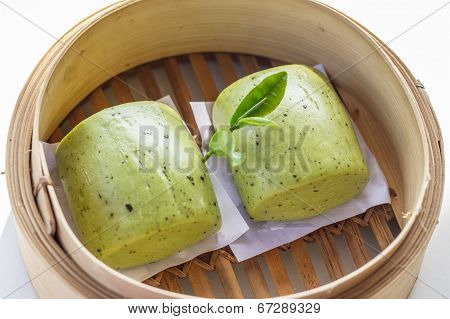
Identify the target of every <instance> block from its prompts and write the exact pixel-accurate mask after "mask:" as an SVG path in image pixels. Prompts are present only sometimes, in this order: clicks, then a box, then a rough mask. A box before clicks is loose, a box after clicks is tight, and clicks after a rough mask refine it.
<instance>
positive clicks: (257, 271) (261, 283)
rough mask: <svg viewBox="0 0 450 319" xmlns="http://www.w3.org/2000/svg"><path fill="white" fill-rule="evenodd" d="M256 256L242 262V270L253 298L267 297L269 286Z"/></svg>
mask: <svg viewBox="0 0 450 319" xmlns="http://www.w3.org/2000/svg"><path fill="white" fill-rule="evenodd" d="M257 258H258V257H253V258H250V259H247V260H245V261H243V262H242V264H243V265H244V270H245V273H246V275H247V279H248V282H249V284H250V287H251V289H252V292H253V295H254V296H255V298H268V297H270V293H269V288H268V287H267V283H266V280H265V279H264V275H263V272H262V270H261V267H260V266H259V263H258V259H257Z"/></svg>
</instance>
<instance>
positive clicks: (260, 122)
mask: <svg viewBox="0 0 450 319" xmlns="http://www.w3.org/2000/svg"><path fill="white" fill-rule="evenodd" d="M236 126H237V128H238V129H239V128H243V127H244V126H270V127H279V125H278V124H277V123H276V122H274V121H272V120H269V119H266V118H264V117H244V118H242V119H240V120H238V121H237V123H236Z"/></svg>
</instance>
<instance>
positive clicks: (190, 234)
mask: <svg viewBox="0 0 450 319" xmlns="http://www.w3.org/2000/svg"><path fill="white" fill-rule="evenodd" d="M56 161H57V165H58V172H59V175H60V177H61V180H62V183H63V186H64V190H65V194H66V197H67V200H68V203H69V206H70V208H71V211H72V213H73V217H74V221H75V224H76V228H77V231H78V235H79V238H80V239H81V242H82V243H83V244H84V245H85V246H86V247H87V248H88V249H89V250H90V251H91V252H92V253H93V254H94V255H95V256H96V257H98V258H99V259H100V260H102V261H103V262H105V263H106V264H107V265H109V266H111V267H113V268H127V267H131V266H137V265H141V264H145V263H150V262H153V261H156V260H159V259H162V258H164V257H167V256H169V255H172V254H174V253H176V252H178V251H180V250H182V249H184V248H185V247H187V246H189V245H192V244H193V243H195V242H198V241H199V240H202V239H204V238H206V237H207V236H209V235H211V234H213V233H215V232H216V231H217V230H218V229H219V228H220V225H221V219H220V213H219V210H218V207H217V203H216V197H215V194H214V191H213V187H212V184H211V181H210V179H209V177H208V173H207V170H206V167H205V165H204V164H203V163H202V160H201V153H200V151H199V150H198V148H197V145H196V144H195V142H194V140H193V139H192V137H191V135H190V133H189V132H188V130H187V129H186V127H185V125H184V123H183V121H182V120H181V118H180V116H179V115H178V114H177V113H176V112H175V111H174V110H172V109H171V108H170V107H169V106H167V105H164V104H162V103H158V102H134V103H127V104H123V105H119V106H115V107H111V108H108V109H105V110H103V111H101V112H98V113H96V114H94V115H92V116H91V117H89V118H87V119H86V120H84V121H83V122H81V123H80V124H79V125H77V126H76V127H75V128H74V129H73V130H72V131H71V132H70V133H69V134H68V135H67V136H66V137H65V138H64V139H63V140H62V141H61V143H60V144H59V146H58V149H57V151H56Z"/></svg>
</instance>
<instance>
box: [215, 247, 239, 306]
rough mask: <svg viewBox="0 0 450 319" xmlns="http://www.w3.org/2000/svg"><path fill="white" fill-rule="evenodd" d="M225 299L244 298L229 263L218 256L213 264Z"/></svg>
mask: <svg viewBox="0 0 450 319" xmlns="http://www.w3.org/2000/svg"><path fill="white" fill-rule="evenodd" d="M215 267H216V270H217V273H218V275H219V278H220V282H221V283H222V286H223V290H224V292H225V296H226V297H227V298H244V294H243V293H242V290H241V287H240V286H239V282H238V280H237V278H236V274H235V273H234V270H233V266H232V265H231V262H230V261H229V260H228V259H226V258H225V257H223V256H220V255H219V256H218V257H217V260H216V264H215Z"/></svg>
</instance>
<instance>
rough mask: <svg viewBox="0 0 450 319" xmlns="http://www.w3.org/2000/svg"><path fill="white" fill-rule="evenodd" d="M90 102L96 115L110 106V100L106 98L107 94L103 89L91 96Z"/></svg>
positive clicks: (98, 89)
mask: <svg viewBox="0 0 450 319" xmlns="http://www.w3.org/2000/svg"><path fill="white" fill-rule="evenodd" d="M89 101H90V102H91V106H92V110H93V111H94V113H96V112H99V111H101V110H103V109H104V108H106V107H108V106H109V102H108V99H107V98H106V95H105V92H103V89H102V88H101V87H98V88H96V89H95V90H94V91H92V93H91V94H90V95H89Z"/></svg>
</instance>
